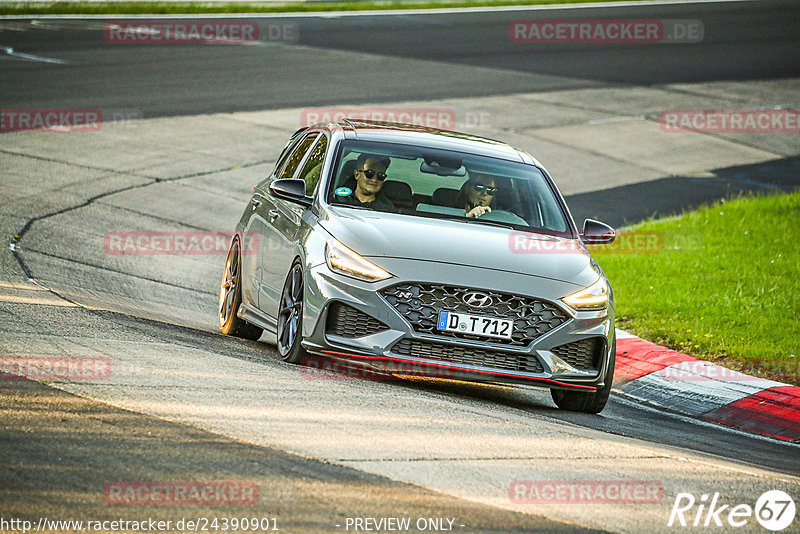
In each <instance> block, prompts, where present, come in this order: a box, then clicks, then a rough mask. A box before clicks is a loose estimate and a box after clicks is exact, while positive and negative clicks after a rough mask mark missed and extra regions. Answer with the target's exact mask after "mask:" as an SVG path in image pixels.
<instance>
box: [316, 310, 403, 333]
mask: <svg viewBox="0 0 800 534" xmlns="http://www.w3.org/2000/svg"><path fill="white" fill-rule="evenodd" d="M388 329H389V327H388V326H386V325H385V324H383V323H382V322H380V321H379V320H377V319H375V318H374V317H370V316H369V315H367V314H366V313H364V312H362V311H359V310H357V309H355V308H353V307H352V306H348V305H347V304H342V303H341V302H334V303H333V304H331V305H330V307H329V308H328V320H327V322H326V324H325V332H326V333H328V334H334V335H337V336H342V337H351V338H355V337H362V336H368V335H370V334H377V333H378V332H383V331H384V330H388Z"/></svg>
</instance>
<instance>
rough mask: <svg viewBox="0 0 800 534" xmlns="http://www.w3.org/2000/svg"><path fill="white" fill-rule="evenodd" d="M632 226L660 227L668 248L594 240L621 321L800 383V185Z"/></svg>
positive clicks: (695, 351) (717, 358) (669, 342)
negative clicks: (799, 189) (622, 247)
mask: <svg viewBox="0 0 800 534" xmlns="http://www.w3.org/2000/svg"><path fill="white" fill-rule="evenodd" d="M631 231H634V232H655V234H644V235H645V236H653V235H657V236H660V238H661V239H662V240H661V241H660V244H663V247H656V248H662V249H661V250H660V251H658V252H652V251H650V250H652V248H651V249H649V250H648V249H646V248H645V247H638V249H637V247H634V249H637V250H635V251H634V252H639V253H631V251H630V249H628V251H627V252H626V253H620V251H619V250H618V251H617V252H616V253H615V252H614V251H613V249H612V251H608V250H606V251H603V247H602V246H596V247H592V249H593V252H592V255H593V256H594V257H595V258H596V259H597V261H598V263H600V265H601V266H602V267H603V269H604V270H605V271H606V274H607V275H608V277H609V279H610V281H611V284H612V286H613V288H614V293H615V297H616V303H617V310H616V311H617V326H618V327H620V328H623V329H625V330H628V331H630V332H631V333H634V334H636V335H638V336H640V337H643V338H645V339H647V340H650V341H653V342H655V343H659V344H661V345H665V346H667V347H670V348H672V349H675V350H678V351H681V352H684V353H688V354H691V355H692V356H695V357H697V358H701V359H705V360H711V361H714V362H716V363H720V364H723V365H726V366H728V367H732V368H734V369H736V370H740V371H742V372H745V373H748V374H754V375H757V376H763V377H768V378H773V379H776V380H780V381H784V382H790V383H794V384H798V385H800V317H798V315H800V281H799V280H800V193H794V194H789V195H780V196H769V197H752V196H751V197H742V198H737V199H734V200H729V201H727V202H720V203H717V204H714V205H713V206H709V207H706V208H703V209H700V210H697V211H692V212H688V213H685V214H683V215H682V216H680V217H674V218H670V219H664V220H655V221H648V222H644V223H642V224H639V225H637V226H635V227H633V228H631ZM623 243H625V240H624V239H623ZM628 243H630V240H628ZM640 244H641V243H640ZM614 246H615V245H611V247H614Z"/></svg>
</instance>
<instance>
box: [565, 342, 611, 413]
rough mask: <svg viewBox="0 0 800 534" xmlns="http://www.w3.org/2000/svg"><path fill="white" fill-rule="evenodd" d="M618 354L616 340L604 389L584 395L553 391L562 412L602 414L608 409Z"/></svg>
mask: <svg viewBox="0 0 800 534" xmlns="http://www.w3.org/2000/svg"><path fill="white" fill-rule="evenodd" d="M616 354H617V340H616V339H614V344H613V345H612V349H611V357H610V359H611V362H610V365H609V369H610V372H609V373H608V375H607V376H606V379H605V384H604V385H603V387H602V388H600V389H598V390H597V391H592V392H591V393H584V392H583V391H573V390H569V391H567V390H563V389H551V390H550V396H551V397H553V402H555V403H556V406H558V407H559V408H561V409H562V410H568V411H570V412H583V413H594V414H597V413H600V412H602V411H603V408H605V407H606V403H607V402H608V396H609V395H610V394H611V386H612V383H613V381H614V365H615V363H616Z"/></svg>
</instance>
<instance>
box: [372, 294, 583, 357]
mask: <svg viewBox="0 0 800 534" xmlns="http://www.w3.org/2000/svg"><path fill="white" fill-rule="evenodd" d="M381 294H382V295H383V297H384V298H385V299H386V301H387V302H388V303H389V304H391V305H392V306H393V307H394V308H395V309H396V310H397V311H398V312H399V313H400V315H402V316H403V317H405V319H406V320H407V321H408V322H409V323H410V324H411V327H412V328H413V329H414V331H415V332H419V333H423V334H433V335H437V336H446V337H450V338H454V337H455V338H465V339H481V338H480V337H479V336H472V335H469V334H463V333H461V332H449V331H444V330H439V329H438V328H437V322H438V319H439V312H440V311H442V310H448V311H453V312H460V313H468V314H472V315H484V316H489V317H501V318H505V319H511V320H512V321H513V323H514V329H513V331H512V333H511V339H491V340H490V341H491V342H492V343H503V344H506V345H516V346H518V347H526V346H528V345H529V344H530V343H531V342H532V341H534V340H535V339H538V338H539V337H540V336H542V335H544V334H546V333H547V332H549V331H550V330H552V329H554V328H557V327H559V326H561V325H562V324H563V323H565V322H567V321H568V320H569V317H568V316H567V314H565V313H564V312H563V311H562V310H561V309H559V308H558V307H557V306H556V305H555V304H553V303H551V302H548V301H546V300H542V299H538V298H534V297H526V296H521V295H512V294H510V293H500V292H496V291H488V290H475V289H472V288H466V287H457V286H449V285H444V284H425V283H416V282H412V283H406V284H398V285H395V286H391V287H389V288H386V289H384V290H383V291H381ZM478 295H479V296H481V297H482V298H483V302H484V303H486V304H485V307H483V308H477V307H475V306H474V305H470V304H468V303H467V302H468V301H469V297H470V296H478Z"/></svg>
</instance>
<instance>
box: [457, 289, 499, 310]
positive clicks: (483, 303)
mask: <svg viewBox="0 0 800 534" xmlns="http://www.w3.org/2000/svg"><path fill="white" fill-rule="evenodd" d="M461 300H463V301H464V303H465V304H468V305H469V306H472V307H473V308H486V307H487V306H491V305H492V297H490V296H489V295H487V294H486V293H481V292H480V291H471V292H469V293H467V294H465V295H464V296H463V297H461Z"/></svg>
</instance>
